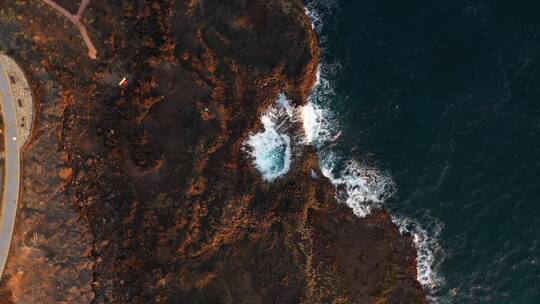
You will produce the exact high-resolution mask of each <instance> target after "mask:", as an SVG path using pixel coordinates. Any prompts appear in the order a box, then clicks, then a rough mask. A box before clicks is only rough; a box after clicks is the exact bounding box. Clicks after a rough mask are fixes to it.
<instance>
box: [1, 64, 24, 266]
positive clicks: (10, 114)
mask: <svg viewBox="0 0 540 304" xmlns="http://www.w3.org/2000/svg"><path fill="white" fill-rule="evenodd" d="M0 56H1V55H0ZM0 103H1V107H2V115H3V117H4V130H3V132H4V138H5V178H4V189H3V193H2V205H1V217H0V276H1V275H2V273H3V271H4V266H5V265H6V261H7V257H8V253H9V247H10V244H11V236H12V235H13V228H14V226H15V218H16V215H17V203H18V201H19V181H20V170H21V168H20V164H21V160H20V149H19V143H18V140H19V138H18V135H19V129H18V126H19V124H18V121H17V116H16V115H17V114H16V112H15V111H16V105H15V101H14V100H13V96H12V93H11V85H10V79H9V77H8V76H7V72H6V70H5V68H4V66H3V65H2V64H0Z"/></svg>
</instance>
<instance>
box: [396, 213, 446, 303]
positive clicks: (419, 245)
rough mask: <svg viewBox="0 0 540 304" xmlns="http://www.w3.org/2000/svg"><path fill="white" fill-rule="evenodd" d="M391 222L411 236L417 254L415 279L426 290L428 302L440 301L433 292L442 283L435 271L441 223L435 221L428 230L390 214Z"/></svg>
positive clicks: (437, 263)
mask: <svg viewBox="0 0 540 304" xmlns="http://www.w3.org/2000/svg"><path fill="white" fill-rule="evenodd" d="M392 222H394V224H395V225H396V226H397V227H398V228H399V232H400V233H401V234H405V233H408V234H410V235H411V236H412V238H413V242H414V246H415V248H416V254H417V263H416V272H417V280H418V282H420V284H422V286H423V287H424V289H425V290H426V291H427V293H428V297H429V300H430V302H440V301H439V300H440V298H438V297H436V296H435V292H436V291H437V290H439V289H440V287H442V286H443V284H444V278H443V277H441V276H440V275H439V273H438V272H437V269H438V268H439V266H440V262H441V260H442V256H443V251H442V248H441V247H440V245H439V242H438V239H439V235H440V233H441V230H442V224H440V223H436V224H435V225H434V227H433V229H432V230H431V231H430V232H428V230H427V229H425V228H424V227H422V226H421V225H420V224H419V223H418V222H416V221H414V220H411V219H409V218H406V217H401V216H394V215H392ZM431 222H434V221H431Z"/></svg>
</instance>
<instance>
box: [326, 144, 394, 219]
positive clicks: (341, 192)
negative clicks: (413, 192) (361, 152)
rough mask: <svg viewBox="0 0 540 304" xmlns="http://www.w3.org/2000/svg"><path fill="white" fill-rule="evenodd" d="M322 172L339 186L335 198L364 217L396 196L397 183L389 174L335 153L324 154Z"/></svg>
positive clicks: (357, 214) (336, 186)
mask: <svg viewBox="0 0 540 304" xmlns="http://www.w3.org/2000/svg"><path fill="white" fill-rule="evenodd" d="M321 171H322V173H323V175H324V176H326V177H327V178H328V179H329V180H330V181H331V182H332V184H333V185H334V186H335V188H336V197H337V198H338V200H340V201H342V202H345V203H346V204H347V206H349V207H350V208H351V209H352V210H353V212H354V214H355V215H356V216H358V217H365V216H367V215H369V214H370V213H371V211H372V210H373V209H376V208H380V207H381V206H382V203H383V202H384V201H385V200H386V199H387V198H389V197H390V196H392V195H393V193H394V190H395V184H394V182H393V180H392V178H391V176H390V175H389V174H384V173H381V172H380V171H379V170H378V169H375V168H373V167H370V166H368V165H364V164H361V163H359V162H358V161H356V160H353V159H343V158H342V157H340V156H338V155H337V154H336V153H334V152H328V153H327V154H326V155H323V156H322V157H321Z"/></svg>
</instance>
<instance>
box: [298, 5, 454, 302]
mask: <svg viewBox="0 0 540 304" xmlns="http://www.w3.org/2000/svg"><path fill="white" fill-rule="evenodd" d="M332 10H336V4H335V2H334V1H331V0H330V1H310V2H309V3H308V4H307V5H306V14H307V15H308V16H309V17H310V18H311V20H312V28H313V29H314V30H315V31H316V32H317V33H318V34H319V39H320V44H321V45H322V47H323V48H324V44H325V43H326V41H327V37H325V35H324V34H322V30H323V26H324V24H323V18H324V15H325V14H328V13H329V11H332ZM339 69H340V66H339V64H335V63H334V64H328V63H324V64H322V65H320V66H319V68H318V71H317V81H316V83H315V85H314V87H313V89H312V93H311V95H310V97H309V100H308V103H307V104H306V105H305V106H303V107H302V108H301V110H300V117H301V120H302V126H303V128H304V143H305V144H310V145H313V146H314V147H316V148H317V150H318V154H319V159H320V165H321V171H322V173H323V175H324V176H326V177H327V178H328V179H329V180H330V181H331V182H332V184H333V185H334V187H335V188H336V198H337V199H338V200H339V201H341V202H344V203H346V204H347V205H348V206H349V207H351V208H352V210H353V212H354V214H355V215H357V216H359V217H365V216H367V215H368V214H370V213H371V212H372V211H373V210H374V209H376V208H380V207H381V206H382V205H383V203H384V202H385V201H386V200H387V199H388V198H389V197H391V196H392V195H393V194H394V192H395V190H396V185H395V183H394V181H393V180H392V177H391V175H390V174H388V173H384V172H381V171H380V170H379V169H377V168H375V167H373V166H371V165H369V164H363V163H360V162H358V161H357V160H354V159H350V158H347V157H345V156H343V155H341V154H339V153H338V152H336V151H334V149H333V147H334V145H335V144H336V142H337V141H338V140H339V137H340V135H341V132H340V130H339V124H338V121H337V119H336V118H335V115H334V114H333V113H332V111H331V110H330V101H331V99H332V98H333V97H335V95H336V94H335V93H334V91H333V86H332V85H331V83H330V81H329V80H328V79H330V78H329V77H332V76H335V75H337V72H338V70H339ZM392 221H393V222H394V223H395V224H396V226H398V227H399V229H400V232H401V233H402V234H404V233H410V234H411V235H412V236H413V242H414V246H415V248H416V251H417V280H418V282H420V284H421V285H422V286H423V288H424V289H425V290H426V292H427V293H428V299H429V301H430V302H439V300H440V297H436V296H435V292H436V291H437V290H438V289H439V288H440V287H441V286H442V285H443V284H444V278H443V277H442V276H440V275H439V273H438V272H437V271H436V270H437V268H438V267H439V265H440V262H441V260H442V252H443V251H442V248H441V247H440V246H439V243H438V236H439V234H440V231H441V229H442V225H437V226H436V227H435V228H434V229H432V230H430V231H431V232H428V230H426V229H425V228H423V227H422V226H421V225H420V224H419V223H418V222H416V221H413V220H411V219H408V218H405V217H396V216H392Z"/></svg>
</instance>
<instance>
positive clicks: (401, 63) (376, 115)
mask: <svg viewBox="0 0 540 304" xmlns="http://www.w3.org/2000/svg"><path fill="white" fill-rule="evenodd" d="M309 3H311V7H310V8H311V10H313V11H314V13H315V14H317V17H318V18H319V21H317V22H315V25H316V27H317V30H318V31H319V36H320V40H321V41H320V44H321V46H322V48H323V49H324V57H323V65H322V67H323V68H322V69H323V74H324V77H326V78H327V79H328V81H329V82H330V83H331V86H332V90H333V92H332V94H331V97H330V98H329V99H328V100H327V101H326V103H325V105H324V106H326V107H329V108H330V109H331V110H332V112H333V113H334V118H335V119H337V120H338V121H339V123H340V130H341V137H340V139H339V142H338V143H337V145H336V146H335V147H333V149H334V150H336V151H338V152H339V153H341V154H342V155H345V156H346V157H347V158H350V159H355V160H357V161H358V162H360V163H363V164H368V165H369V166H372V167H375V168H377V169H378V170H379V171H380V172H383V173H384V174H387V175H389V176H390V177H391V179H392V181H393V183H394V185H395V191H394V192H393V194H392V196H391V197H390V198H388V199H386V201H385V202H384V203H383V204H384V205H385V206H387V207H388V208H390V210H391V211H392V213H393V214H395V215H396V216H398V217H401V218H403V219H409V220H411V221H414V222H415V223H416V224H417V225H418V226H419V227H421V228H418V229H423V230H424V231H425V232H426V238H429V239H426V240H424V243H425V244H426V246H427V248H424V249H425V252H424V253H425V254H427V255H429V257H428V258H429V260H428V261H427V262H426V263H428V264H429V266H430V267H431V268H432V269H430V271H431V272H433V273H432V274H430V276H431V277H430V280H428V281H429V282H427V284H426V285H425V288H426V291H427V292H428V293H429V294H430V295H431V299H432V300H433V301H435V302H437V301H438V302H440V303H540V244H539V237H540V2H538V1H475V0H468V1H466V0H452V1H439V0H434V1H389V0H355V1H352V0H348V1H345V0H342V1H334V2H332V1H324V0H315V1H311V2H309Z"/></svg>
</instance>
